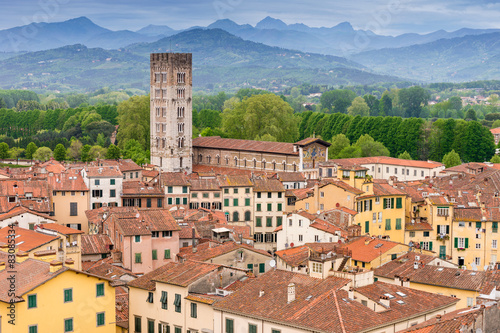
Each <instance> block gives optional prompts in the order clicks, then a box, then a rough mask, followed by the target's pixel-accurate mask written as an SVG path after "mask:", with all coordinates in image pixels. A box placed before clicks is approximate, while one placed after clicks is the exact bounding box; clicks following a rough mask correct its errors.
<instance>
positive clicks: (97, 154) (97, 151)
mask: <svg viewBox="0 0 500 333" xmlns="http://www.w3.org/2000/svg"><path fill="white" fill-rule="evenodd" d="M106 153H107V149H106V148H103V147H101V146H93V147H92V148H90V151H89V156H90V159H91V160H92V161H94V160H96V159H98V158H100V159H102V158H104V157H105V156H106Z"/></svg>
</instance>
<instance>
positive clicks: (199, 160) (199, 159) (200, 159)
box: [198, 154, 203, 163]
mask: <svg viewBox="0 0 500 333" xmlns="http://www.w3.org/2000/svg"><path fill="white" fill-rule="evenodd" d="M198 162H199V163H201V162H203V155H201V154H199V155H198Z"/></svg>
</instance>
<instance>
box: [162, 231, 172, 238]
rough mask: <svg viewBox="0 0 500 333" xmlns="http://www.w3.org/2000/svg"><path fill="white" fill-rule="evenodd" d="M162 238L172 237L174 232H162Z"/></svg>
mask: <svg viewBox="0 0 500 333" xmlns="http://www.w3.org/2000/svg"><path fill="white" fill-rule="evenodd" d="M161 236H162V237H172V231H171V230H169V231H162V232H161Z"/></svg>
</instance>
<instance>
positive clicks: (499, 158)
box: [490, 155, 500, 163]
mask: <svg viewBox="0 0 500 333" xmlns="http://www.w3.org/2000/svg"><path fill="white" fill-rule="evenodd" d="M490 162H491V163H500V156H498V155H495V156H493V157H492V158H491V160H490Z"/></svg>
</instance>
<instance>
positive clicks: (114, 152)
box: [106, 144, 121, 160]
mask: <svg viewBox="0 0 500 333" xmlns="http://www.w3.org/2000/svg"><path fill="white" fill-rule="evenodd" d="M120 156H121V151H120V148H118V147H117V146H115V145H114V144H111V145H109V147H108V151H107V152H106V158H107V159H109V160H117V159H119V158H120Z"/></svg>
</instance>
